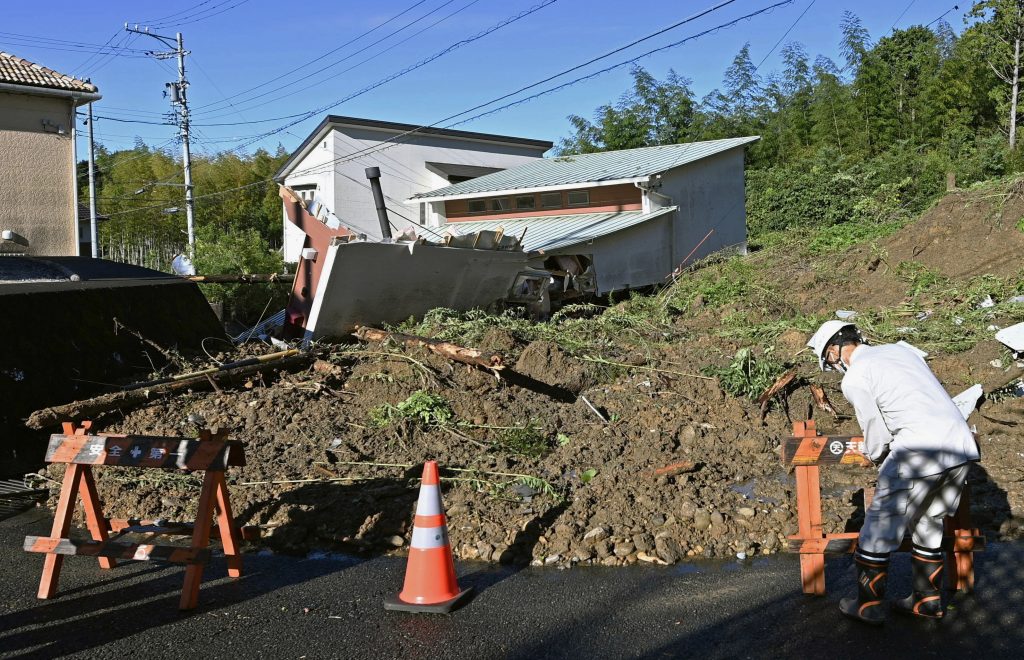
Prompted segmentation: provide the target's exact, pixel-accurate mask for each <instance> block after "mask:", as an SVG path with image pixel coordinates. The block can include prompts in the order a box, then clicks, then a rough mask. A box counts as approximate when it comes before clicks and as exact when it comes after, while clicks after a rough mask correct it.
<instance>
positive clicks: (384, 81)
mask: <svg viewBox="0 0 1024 660" xmlns="http://www.w3.org/2000/svg"><path fill="white" fill-rule="evenodd" d="M557 1H558V0H545V1H544V2H542V3H540V4H537V5H534V6H533V7H530V8H529V9H527V10H525V11H522V12H519V13H518V14H515V15H513V16H510V17H508V18H506V19H504V20H502V21H500V22H498V23H496V24H494V25H492V26H491V27H489V28H487V29H485V30H483V31H481V32H479V33H477V34H475V35H473V36H472V37H468V38H466V39H463V40H461V41H457V42H456V43H454V44H452V45H450V46H448V47H447V48H444V49H442V50H440V51H438V52H436V53H434V54H433V55H431V56H429V57H426V58H424V59H422V60H420V61H419V62H417V63H415V64H413V65H410V66H407V67H406V68H404V69H402V70H401V71H398V72H396V73H392V74H391V75H388V76H385V77H384V78H382V79H380V80H378V81H377V82H374V83H372V84H370V85H367V86H366V87H363V88H362V89H360V90H359V91H356V92H353V93H351V94H349V95H348V96H345V97H343V98H341V99H338V100H336V101H332V102H331V103H328V104H326V105H323V106H320V107H318V108H315V109H313V110H311V111H309V112H307V113H306V115H305V117H304V118H303V119H295V120H293V121H291V122H289V123H287V124H285V125H284V126H282V127H280V128H277V129H274V130H272V131H268V132H266V133H264V134H262V135H260V136H259V137H258V138H255V139H253V140H251V141H249V142H245V143H242V144H240V145H239V146H238V147H236V148H235V149H242V148H245V147H247V146H249V145H250V144H254V143H255V142H258V141H259V140H261V139H263V138H266V137H270V136H271V135H276V134H277V133H280V132H281V131H283V130H285V129H287V128H291V127H292V126H294V125H296V124H298V123H301V122H302V121H304V120H305V119H308V118H309V117H312V116H314V115H317V114H319V113H321V112H323V111H324V110H327V109H329V108H332V107H335V106H337V105H341V104H342V103H345V102H346V101H350V100H352V99H354V98H356V97H358V96H362V95H363V94H366V93H367V92H370V91H372V90H374V89H377V88H378V87H381V86H383V85H385V84H387V83H389V82H391V81H393V80H395V79H397V78H400V77H402V76H404V75H406V74H409V73H411V72H413V71H415V70H416V69H419V68H420V67H423V66H425V65H427V64H429V63H430V62H433V61H434V60H437V59H438V58H440V57H443V56H444V55H447V54H448V53H451V52H452V51H454V50H456V49H458V48H461V47H462V46H465V45H467V44H470V43H473V42H474V41H477V40H479V39H482V38H484V37H486V36H487V35H489V34H491V33H493V32H495V31H497V30H500V29H501V28H503V27H506V26H508V25H511V24H512V23H515V22H516V21H519V20H522V19H523V18H526V17H527V16H529V15H530V14H533V13H535V12H537V11H540V10H541V9H544V8H545V7H547V6H549V5H552V4H554V3H555V2H557Z"/></svg>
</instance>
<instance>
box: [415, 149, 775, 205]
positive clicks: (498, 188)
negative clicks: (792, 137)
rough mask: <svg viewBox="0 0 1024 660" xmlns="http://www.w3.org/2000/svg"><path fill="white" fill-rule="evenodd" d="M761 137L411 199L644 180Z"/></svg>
mask: <svg viewBox="0 0 1024 660" xmlns="http://www.w3.org/2000/svg"><path fill="white" fill-rule="evenodd" d="M759 139H760V136H757V135H751V136H746V137H738V138H728V139H725V140H708V141H705V142H688V143H685V144H666V145H662V146H658V147H641V148H639V149H623V150H621V151H603V152H600V153H594V154H579V155H575V156H558V157H556V158H540V159H537V160H535V161H532V162H529V163H525V164H523V165H519V166H517V167H510V168H509V169H507V170H502V171H501V172H495V173H494V174H487V175H485V176H481V177H478V178H476V179H471V180H469V181H463V182H462V183H456V184H454V185H451V186H446V187H444V188H438V189H437V190H431V191H429V192H424V193H418V194H416V195H413V196H412V197H411V198H410V199H437V198H448V197H454V196H456V195H467V196H468V195H474V194H478V193H495V192H505V191H514V190H521V189H531V188H547V187H552V186H571V185H577V184H585V183H601V182H610V181H622V180H626V179H641V178H644V177H648V176H651V175H652V174H658V173H659V172H665V171H667V170H671V169H673V168H676V167H679V166H681V165H686V164H687V163H692V162H694V161H697V160H700V159H702V158H707V157H708V156H713V155H715V154H718V153H721V152H723V151H728V150H729V149H735V148H737V147H742V146H743V145H746V144H749V143H751V142H754V141H756V140H759Z"/></svg>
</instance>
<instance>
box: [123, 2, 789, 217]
mask: <svg viewBox="0 0 1024 660" xmlns="http://www.w3.org/2000/svg"><path fill="white" fill-rule="evenodd" d="M794 1H795V0H782V1H781V2H777V3H775V4H772V5H769V6H767V7H764V8H763V9H759V10H757V11H754V12H751V13H749V14H746V15H744V16H740V17H739V18H736V19H734V20H732V21H728V22H726V23H722V24H720V25H717V26H715V27H713V28H709V29H707V30H704V31H702V32H699V33H697V34H694V35H691V36H689V37H686V38H685V39H681V40H679V41H676V42H674V43H672V44H669V45H667V46H662V47H660V48H656V49H653V50H650V51H647V52H646V53H643V54H641V55H638V56H637V57H635V58H633V59H631V60H627V61H625V62H621V63H619V64H616V65H613V66H611V67H608V68H606V69H603V70H602V71H599V72H596V73H593V74H588V75H587V76H581V77H579V78H577V79H575V80H573V81H570V82H568V83H564V84H562V85H559V86H557V87H555V88H550V89H548V90H544V91H542V92H540V93H538V94H535V95H534V96H533V97H528V98H527V99H521V100H519V101H515V102H513V103H509V104H506V105H505V106H501V107H499V108H495V109H493V110H491V111H488V112H486V113H482V114H480V115H476V116H474V117H470V118H468V119H465V120H462V121H460V122H458V123H459V124H461V123H466V122H468V121H472V120H473V119H476V118H478V117H480V116H483V115H484V114H493V113H494V112H499V111H501V110H503V109H506V108H509V107H513V106H515V105H518V104H520V103H522V102H525V101H526V100H529V99H530V98H536V97H537V96H541V95H544V94H548V93H551V92H553V91H556V90H557V89H562V88H564V87H567V86H569V85H572V84H576V83H577V82H580V81H582V80H586V79H589V78H592V77H595V76H596V75H600V74H601V73H604V72H607V71H610V70H612V69H615V68H620V67H622V66H625V65H626V64H630V63H633V62H635V61H636V60H638V59H641V58H643V57H646V56H648V55H650V54H652V53H655V52H659V51H662V50H666V49H668V48H674V47H677V46H679V45H681V44H683V43H686V42H688V41H691V40H693V39H697V38H699V37H701V36H704V35H707V34H711V33H714V32H717V31H719V30H722V29H724V28H727V27H732V26H733V25H736V24H737V23H739V22H741V21H743V20H749V19H751V18H754V17H756V16H759V15H761V14H764V13H767V12H769V11H771V10H773V9H776V8H778V7H782V6H785V5H788V4H792V3H793V2H794ZM722 6H724V4H723V5H722ZM659 32H661V31H659ZM611 52H612V53H615V52H618V51H611ZM602 57H604V56H602ZM598 59H600V58H598ZM577 68H579V67H571V68H570V69H566V70H565V71H563V72H562V73H559V74H555V75H554V76H551V77H549V78H547V79H545V80H551V79H554V78H558V77H560V76H561V75H564V74H565V73H567V72H570V71H573V70H576V69H577ZM538 84H543V81H541V82H538V83H535V84H534V85H531V86H528V87H527V88H526V89H528V88H529V87H533V86H536V85H538ZM513 94H514V93H513ZM507 96H508V95H504V96H501V97H498V98H497V99H494V100H492V101H489V102H487V103H483V104H480V105H478V106H475V107H474V108H471V109H469V110H465V111H463V112H460V113H457V114H455V115H451V116H450V117H448V118H445V119H441V120H439V121H436V122H434V123H433V124H429V125H423V126H418V127H416V128H414V129H411V130H409V131H405V132H404V133H400V134H398V135H396V136H394V137H392V138H389V139H388V140H386V141H384V142H381V143H379V144H378V145H375V146H374V147H367V148H364V149H361V150H357V151H355V152H352V153H349V154H345V155H343V156H339V157H338V158H335V159H333V160H331V161H329V162H328V163H322V164H320V165H316V166H313V167H310V168H306V169H304V170H296V171H295V172H293V174H310V173H315V172H316V171H317V170H319V169H320V168H322V167H325V166H330V167H331V169H332V170H333V167H334V165H336V164H340V163H344V162H348V161H350V160H356V159H358V158H360V157H361V156H363V155H368V154H371V153H378V152H381V151H385V150H387V149H390V148H393V147H396V146H398V145H399V144H400V143H399V142H397V140H399V139H401V138H403V137H407V136H409V135H412V134H414V133H417V132H419V131H421V130H423V129H426V128H432V127H435V126H437V125H438V124H441V123H444V122H445V121H448V120H449V119H452V118H455V117H459V116H461V115H464V114H466V113H468V112H472V111H473V110H475V109H478V108H482V107H485V106H487V105H491V104H492V103H494V102H496V101H497V100H500V99H504V98H507ZM455 125H457V124H455ZM272 181H273V179H264V180H261V181H255V182H252V183H248V184H245V185H242V186H236V187H234V188H227V189H225V190H220V191H217V192H213V193H207V194H204V195H199V196H197V197H196V198H195V199H196V201H198V200H201V199H205V198H210V197H217V196H220V195H226V194H228V193H231V192H234V191H236V190H244V189H247V188H251V187H254V186H257V185H261V184H267V183H270V182H272ZM156 206H159V205H154V206H146V207H139V208H137V209H129V210H126V211H120V212H118V214H123V213H131V212H133V211H142V210H146V209H149V208H156Z"/></svg>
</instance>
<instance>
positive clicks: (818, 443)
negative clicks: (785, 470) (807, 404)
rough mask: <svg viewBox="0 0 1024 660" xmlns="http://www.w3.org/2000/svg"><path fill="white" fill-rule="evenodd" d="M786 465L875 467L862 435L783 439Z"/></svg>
mask: <svg viewBox="0 0 1024 660" xmlns="http://www.w3.org/2000/svg"><path fill="white" fill-rule="evenodd" d="M782 463H783V464H784V465H857V466H860V467H874V463H872V462H871V459H869V458H868V457H867V456H866V455H865V454H864V438H863V437H861V436H827V435H821V436H815V435H806V436H802V437H799V436H796V437H788V438H786V439H784V440H783V441H782Z"/></svg>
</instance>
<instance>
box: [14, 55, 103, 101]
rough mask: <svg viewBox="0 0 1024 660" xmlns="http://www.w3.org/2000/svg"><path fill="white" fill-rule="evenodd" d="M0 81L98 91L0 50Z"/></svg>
mask: <svg viewBox="0 0 1024 660" xmlns="http://www.w3.org/2000/svg"><path fill="white" fill-rule="evenodd" d="M0 82H5V83H12V84H14V85H26V86H28V87H44V88H47V89H66V90H69V91H73V92H88V93H93V94H94V93H96V92H97V91H99V90H98V88H97V87H96V85H93V84H92V83H88V82H85V81H84V80H79V79H78V78H73V77H71V76H68V75H65V74H63V73H59V72H57V71H54V70H53V69H47V68H46V67H45V66H40V65H38V64H35V63H33V62H29V61H28V60H26V59H25V58H23V57H18V56H16V55H11V54H10V53H5V52H3V51H0Z"/></svg>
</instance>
